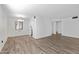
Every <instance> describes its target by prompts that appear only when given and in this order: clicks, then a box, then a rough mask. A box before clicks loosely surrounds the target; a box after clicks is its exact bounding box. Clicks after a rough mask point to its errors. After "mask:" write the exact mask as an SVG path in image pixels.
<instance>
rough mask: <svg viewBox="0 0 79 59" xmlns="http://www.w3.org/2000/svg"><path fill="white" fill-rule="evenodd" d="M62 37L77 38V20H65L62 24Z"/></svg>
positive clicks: (78, 20)
mask: <svg viewBox="0 0 79 59" xmlns="http://www.w3.org/2000/svg"><path fill="white" fill-rule="evenodd" d="M62 35H64V36H69V37H76V38H79V18H78V19H72V18H67V19H65V20H64V21H63V22H62Z"/></svg>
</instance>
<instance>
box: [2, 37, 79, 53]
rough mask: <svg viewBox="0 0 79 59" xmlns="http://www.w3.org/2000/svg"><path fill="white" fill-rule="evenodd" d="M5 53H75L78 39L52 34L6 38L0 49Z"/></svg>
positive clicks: (78, 44)
mask: <svg viewBox="0 0 79 59" xmlns="http://www.w3.org/2000/svg"><path fill="white" fill-rule="evenodd" d="M2 53H4V54H5V53H7V54H77V53H79V39H78V38H70V37H65V36H63V37H61V39H55V38H54V37H52V36H49V37H45V38H41V39H34V38H32V37H30V36H20V37H14V38H8V40H7V42H6V44H5V45H4V47H3V49H2Z"/></svg>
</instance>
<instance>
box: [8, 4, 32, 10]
mask: <svg viewBox="0 0 79 59" xmlns="http://www.w3.org/2000/svg"><path fill="white" fill-rule="evenodd" d="M8 7H10V9H12V10H13V11H22V10H24V9H25V8H27V9H28V8H29V7H30V4H8Z"/></svg>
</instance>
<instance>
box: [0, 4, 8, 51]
mask: <svg viewBox="0 0 79 59" xmlns="http://www.w3.org/2000/svg"><path fill="white" fill-rule="evenodd" d="M5 14H6V13H4V10H3V9H2V5H0V50H1V49H2V47H3V45H4V44H5V42H6V40H7V17H6V15H5ZM1 41H3V43H2V42H1Z"/></svg>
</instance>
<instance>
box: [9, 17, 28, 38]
mask: <svg viewBox="0 0 79 59" xmlns="http://www.w3.org/2000/svg"><path fill="white" fill-rule="evenodd" d="M8 22H9V23H8V26H9V27H8V37H15V36H21V35H29V18H25V19H24V22H23V30H16V29H15V22H16V18H15V17H14V18H13V17H10V18H9V20H8Z"/></svg>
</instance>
